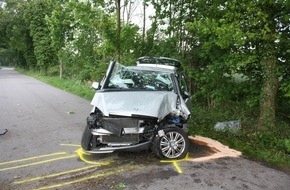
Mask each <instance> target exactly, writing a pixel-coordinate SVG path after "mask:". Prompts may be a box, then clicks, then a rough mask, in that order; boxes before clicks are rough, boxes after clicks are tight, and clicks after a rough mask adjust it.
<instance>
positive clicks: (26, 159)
mask: <svg viewBox="0 0 290 190" xmlns="http://www.w3.org/2000/svg"><path fill="white" fill-rule="evenodd" d="M62 154H67V153H66V152H55V153H51V154H44V155H39V156H33V157H29V158H23V159H19V160H13V161H7V162H1V163H0V166H1V165H5V164H13V163H17V162H24V161H28V160H34V159H39V158H44V157H50V156H56V155H62Z"/></svg>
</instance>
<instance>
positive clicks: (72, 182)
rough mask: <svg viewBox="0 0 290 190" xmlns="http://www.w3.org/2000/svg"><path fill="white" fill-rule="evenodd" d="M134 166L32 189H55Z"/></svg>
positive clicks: (120, 171)
mask: <svg viewBox="0 0 290 190" xmlns="http://www.w3.org/2000/svg"><path fill="white" fill-rule="evenodd" d="M135 167H136V166H134V165H133V166H132V165H129V166H127V167H122V169H119V170H117V169H113V170H110V171H106V172H102V173H100V174H97V175H91V176H87V177H83V178H80V179H76V180H72V181H68V182H64V183H59V184H54V185H49V186H43V187H40V188H37V189H34V190H46V189H53V188H54V189H55V188H58V187H63V186H66V185H71V184H74V183H79V182H83V181H87V180H90V179H97V178H100V177H105V176H110V175H114V174H119V173H122V172H125V171H128V170H131V169H134V168H135Z"/></svg>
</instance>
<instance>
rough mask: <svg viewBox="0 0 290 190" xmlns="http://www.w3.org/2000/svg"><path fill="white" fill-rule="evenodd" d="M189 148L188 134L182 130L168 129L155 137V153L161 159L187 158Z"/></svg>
mask: <svg viewBox="0 0 290 190" xmlns="http://www.w3.org/2000/svg"><path fill="white" fill-rule="evenodd" d="M160 134H161V135H160ZM188 146H189V141H188V137H187V134H186V133H185V132H184V131H183V130H182V129H181V128H177V127H168V128H165V129H163V131H161V133H159V135H157V136H156V137H155V139H154V144H153V152H154V154H155V155H156V156H157V157H158V158H159V159H181V158H184V157H185V156H186V154H187V152H188Z"/></svg>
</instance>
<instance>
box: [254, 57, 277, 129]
mask: <svg viewBox="0 0 290 190" xmlns="http://www.w3.org/2000/svg"><path fill="white" fill-rule="evenodd" d="M276 62H277V60H276V57H275V56H273V55H272V56H268V57H267V58H265V59H264V60H262V66H263V71H264V72H263V73H264V78H263V85H262V92H261V97H260V117H259V123H258V129H259V130H271V129H274V128H275V121H276V96H277V91H278V78H277V76H276V67H277V66H276Z"/></svg>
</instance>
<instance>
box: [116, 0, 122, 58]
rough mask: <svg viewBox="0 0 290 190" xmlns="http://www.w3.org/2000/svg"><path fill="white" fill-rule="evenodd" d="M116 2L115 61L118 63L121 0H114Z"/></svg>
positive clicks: (119, 56)
mask: <svg viewBox="0 0 290 190" xmlns="http://www.w3.org/2000/svg"><path fill="white" fill-rule="evenodd" d="M115 3H116V12H117V38H116V39H117V44H116V46H117V61H118V62H119V63H120V61H121V55H120V54H121V43H120V35H121V15H120V12H121V5H120V4H121V0H115Z"/></svg>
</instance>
